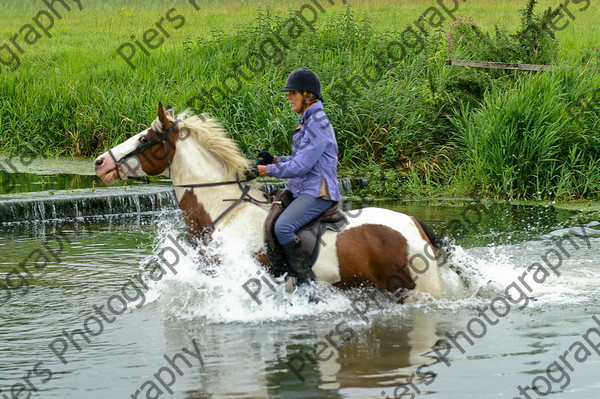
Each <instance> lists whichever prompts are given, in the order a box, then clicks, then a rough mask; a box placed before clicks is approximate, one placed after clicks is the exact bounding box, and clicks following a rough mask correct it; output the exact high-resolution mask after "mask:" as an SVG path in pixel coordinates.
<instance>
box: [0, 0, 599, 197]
mask: <svg viewBox="0 0 600 399" xmlns="http://www.w3.org/2000/svg"><path fill="white" fill-rule="evenodd" d="M65 3H66V4H68V5H69V6H70V8H71V9H70V10H69V11H67V10H66V9H59V8H57V10H59V12H60V14H61V18H58V17H57V16H56V14H52V13H51V10H48V9H47V7H46V6H45V5H44V3H43V2H42V1H34V0H24V1H21V2H19V3H18V4H17V3H13V2H11V3H7V2H3V3H2V4H0V17H1V18H2V20H3V26H2V28H0V40H1V41H0V45H2V44H5V46H7V47H8V48H10V49H12V51H13V53H14V54H15V56H14V57H13V56H12V55H11V53H10V50H9V49H8V48H7V49H5V50H4V51H2V52H1V53H0V58H1V59H2V60H3V61H2V62H3V64H8V65H2V67H1V68H0V74H1V75H3V76H2V80H1V81H0V140H1V143H0V151H1V152H4V153H8V154H34V155H40V156H48V155H57V154H58V155H68V156H93V155H96V154H98V153H100V152H102V151H104V150H106V149H107V148H109V147H111V146H113V145H114V144H116V143H118V142H120V141H122V140H123V139H125V138H126V137H128V136H130V135H131V134H133V133H136V132H138V131H140V130H142V129H143V128H145V127H146V126H147V125H148V124H149V123H150V122H151V121H152V119H153V118H154V116H155V107H156V103H157V102H158V101H162V102H163V103H171V104H173V105H174V106H176V108H177V109H179V110H183V109H185V108H188V107H190V106H191V107H194V108H197V109H199V110H201V111H206V112H210V113H211V114H213V115H214V116H216V117H218V118H219V119H220V120H222V122H223V123H224V125H225V126H226V128H227V129H228V131H229V132H230V133H231V134H232V136H233V137H234V138H235V139H236V140H237V141H238V142H239V143H240V145H241V147H242V149H243V150H244V151H245V153H246V154H247V155H248V156H251V154H252V150H253V149H255V148H266V149H270V150H272V151H273V152H275V153H283V152H286V151H287V150H288V145H289V140H290V135H291V131H292V128H293V124H294V121H295V117H294V114H293V113H292V112H291V111H290V110H289V108H288V105H287V103H286V101H285V100H284V98H283V96H282V95H280V94H279V88H280V87H281V86H282V85H283V83H284V81H285V77H286V76H287V74H288V73H289V72H290V71H291V70H293V69H295V68H297V67H299V66H309V67H311V68H313V69H314V70H316V71H318V73H319V75H320V76H321V78H322V81H323V83H324V94H325V97H326V101H325V108H326V111H327V112H328V114H329V115H330V117H331V119H332V123H333V125H334V127H335V128H336V132H337V136H338V142H339V145H340V169H341V172H342V173H344V174H356V175H366V176H368V177H369V181H370V182H371V189H370V194H371V195H375V196H387V197H389V196H433V195H440V194H441V195H451V196H464V195H470V196H481V197H491V198H506V199H519V198H525V199H555V198H556V199H575V198H598V196H599V193H600V171H599V170H598V169H599V168H598V167H597V164H598V159H599V155H600V154H599V151H600V145H599V144H600V142H599V141H600V126H599V122H598V121H599V119H600V118H599V117H600V77H599V74H598V73H597V72H595V71H593V69H595V68H600V49H599V48H598V47H597V46H598V44H597V43H598V38H600V31H599V28H598V24H597V23H596V21H595V20H596V16H597V15H600V5H599V4H597V3H595V2H590V3H589V4H588V6H587V8H585V5H586V4H585V2H582V3H580V4H578V5H575V4H574V3H571V4H570V6H569V7H570V8H567V11H568V13H567V12H566V11H565V10H564V9H563V8H558V6H559V5H560V4H561V2H558V1H546V0H544V1H540V2H539V4H534V3H535V2H532V1H524V0H500V1H492V0H481V1H475V0H469V1H467V2H465V3H464V4H459V8H458V9H457V10H456V11H455V12H454V13H453V16H454V17H455V18H457V20H456V21H453V19H452V18H451V16H450V14H449V13H448V12H445V11H444V10H443V8H442V7H441V6H440V4H439V3H437V2H435V1H425V2H424V1H417V0H406V1H374V0H371V1H370V0H364V1H348V4H349V6H347V5H344V4H342V1H341V0H340V1H333V3H334V4H331V3H330V2H328V1H325V0H322V1H320V2H319V4H320V7H321V9H322V11H321V10H319V8H318V7H316V6H314V7H313V8H314V9H316V10H317V13H316V14H311V12H310V10H308V9H307V8H306V7H305V5H306V4H309V3H310V4H313V5H314V2H294V1H291V2H285V3H282V2H276V1H258V0H256V1H253V0H247V1H241V2H240V1H230V0H225V1H216V0H198V1H196V2H194V4H193V5H192V4H191V3H192V2H189V1H186V0H179V1H175V2H173V3H172V4H171V3H169V4H166V3H164V2H159V1H153V0H150V1H141V0H130V1H114V0H109V1H97V0H96V1H91V0H87V1H86V0H83V1H82V2H81V5H82V8H83V9H81V10H80V9H79V7H78V5H77V3H76V2H75V1H74V0H65ZM443 3H444V4H446V5H451V4H452V3H453V0H446V1H445V2H443ZM533 6H535V7H533ZM303 7H304V8H303ZM432 7H433V8H435V9H436V10H437V13H436V12H434V11H432V10H431V8H432ZM548 7H552V8H553V9H554V10H563V11H561V13H562V17H561V15H559V14H558V11H556V12H555V13H554V14H545V10H547V9H548ZM173 9H174V10H173ZM43 10H47V11H48V12H49V13H50V15H54V21H53V26H52V27H51V28H49V29H47V33H44V32H43V31H42V30H41V28H40V29H37V28H39V27H38V26H37V25H36V24H35V22H34V18H36V16H37V15H38V13H39V12H40V11H43ZM298 10H304V13H303V18H304V19H307V20H312V19H314V20H315V21H314V23H311V24H308V23H303V22H302V18H300V17H299V16H298V14H297V13H296V12H297V11H298ZM427 10H430V11H427ZM571 15H572V16H571ZM44 17H45V15H44V14H42V15H41V16H40V17H39V18H38V20H40V22H41V23H44V22H46V23H48V20H47V19H46V20H44ZM291 17H295V18H296V20H299V22H298V24H297V25H295V27H293V26H292V25H291V24H290V23H289V22H286V21H289V18H291ZM419 17H421V18H422V19H421V21H420V22H419V23H415V21H419ZM423 18H424V19H423ZM549 21H554V22H555V23H556V24H558V25H559V26H560V27H564V29H562V30H558V31H554V30H552V29H549V28H548V23H549ZM27 24H29V25H31V26H32V27H34V28H35V29H36V30H38V31H40V32H39V34H40V37H37V35H36V34H35V33H33V32H32V31H31V29H29V28H27V27H26V25H27ZM47 25H48V24H47ZM438 25H439V26H438ZM150 29H152V30H154V31H155V32H157V35H158V36H156V37H155V38H154V39H153V40H150V41H149V43H150V45H144V39H143V38H144V34H145V32H147V31H148V30H150ZM17 33H19V36H18V37H16V38H15V36H14V35H15V34H17ZM149 35H150V36H152V32H151V33H150V34H149ZM49 36H51V37H49ZM150 36H147V37H150ZM11 39H14V40H11ZM136 41H138V42H139V45H138V44H137V43H136ZM27 42H30V43H33V44H28V43H27ZM159 42H160V45H158V46H157V44H158V43H159ZM15 43H16V44H18V45H20V47H21V50H23V52H22V53H21V52H20V51H19V50H18V48H17V47H16V46H15ZM127 43H129V44H127ZM398 43H400V44H402V46H399V45H398ZM284 44H285V45H284ZM152 45H153V46H156V48H150V47H151V46H152ZM121 46H124V47H122V53H124V54H133V51H135V55H133V56H132V57H131V59H130V60H129V63H131V64H133V65H134V66H135V69H133V68H131V67H130V66H129V65H128V62H126V61H125V60H124V59H123V58H122V57H121V56H120V55H119V54H118V53H117V49H119V48H120V47H121ZM140 46H142V47H143V49H142V48H141V47H140ZM259 51H260V52H261V54H262V55H263V56H262V59H263V63H262V64H260V62H259V61H258V58H256V57H254V58H253V57H252V54H253V53H256V52H259ZM382 54H383V55H382ZM11 57H12V58H11ZM17 57H18V61H17ZM448 58H459V59H473V60H488V61H505V62H525V63H545V64H552V65H556V66H558V67H559V68H558V70H557V71H555V72H523V71H518V72H515V71H498V70H485V69H477V70H475V69H468V68H458V67H451V66H447V65H445V60H446V59H448ZM11 60H12V62H8V61H11ZM248 60H250V64H249V63H248ZM253 62H254V63H253ZM17 63H18V64H19V65H18V66H17ZM566 66H572V67H573V68H570V69H568V68H566ZM11 69H14V71H11ZM232 74H234V75H236V76H237V79H236V78H234V77H231V75H232ZM238 82H239V84H238ZM226 86H227V87H229V88H235V90H231V92H229V91H227V87H226ZM211 90H212V93H213V96H212V98H209V96H208V95H207V92H210V91H211ZM220 92H223V93H225V95H221V94H220Z"/></svg>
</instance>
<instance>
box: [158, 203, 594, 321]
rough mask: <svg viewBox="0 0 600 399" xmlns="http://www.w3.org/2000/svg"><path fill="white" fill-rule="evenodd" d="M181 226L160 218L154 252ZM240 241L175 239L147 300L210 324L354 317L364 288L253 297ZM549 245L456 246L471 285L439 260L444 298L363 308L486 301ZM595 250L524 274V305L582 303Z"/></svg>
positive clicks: (259, 272) (254, 266)
mask: <svg viewBox="0 0 600 399" xmlns="http://www.w3.org/2000/svg"><path fill="white" fill-rule="evenodd" d="M182 225H183V221H182V220H181V216H180V215H179V214H177V213H173V212H171V213H170V214H168V215H166V214H165V215H163V216H161V217H160V218H159V222H158V225H157V229H158V233H159V234H158V237H157V240H156V242H157V245H156V247H155V249H154V253H155V254H158V253H159V252H160V249H161V248H162V247H163V246H164V245H167V240H168V238H167V236H168V235H169V234H170V235H171V236H173V237H175V236H177V235H178V234H181V233H182V231H181V230H180V228H178V227H176V226H182ZM561 233H563V234H564V232H561ZM594 240H595V242H594V245H596V246H597V245H598V244H600V239H594ZM242 244H243V243H237V242H232V241H231V240H223V239H222V237H219V234H215V235H214V240H213V242H212V243H211V244H210V245H208V246H203V247H202V249H203V252H204V256H203V257H200V256H199V255H198V251H197V250H196V249H194V248H193V246H191V245H190V244H188V243H181V245H182V247H183V248H184V250H185V251H186V252H187V255H186V256H182V257H181V259H180V261H179V263H178V264H177V266H176V270H177V274H176V275H173V274H171V273H169V274H168V275H167V276H165V277H164V278H163V279H162V280H161V281H159V282H158V283H156V284H154V285H152V286H151V288H150V291H149V292H148V294H147V297H148V301H147V303H150V302H157V304H158V306H159V308H160V309H161V310H162V312H163V313H164V314H165V315H166V316H167V317H172V318H179V319H201V320H203V321H204V322H208V323H232V322H244V323H246V322H248V323H262V322H268V321H285V320H295V319H301V318H305V317H311V318H315V317H317V318H320V317H328V316H331V315H332V314H340V315H342V314H344V315H348V314H349V313H350V314H354V315H355V316H356V320H360V318H359V315H357V314H356V310H355V308H353V307H352V301H353V300H355V299H357V298H361V295H364V294H363V292H362V291H361V290H352V291H346V292H342V291H338V290H336V289H334V288H332V287H330V286H329V285H327V284H319V285H317V292H318V294H319V295H320V296H321V297H322V298H324V299H325V300H324V301H321V302H319V303H310V302H308V299H307V297H306V296H302V295H298V294H291V293H288V292H286V289H285V286H284V285H279V286H276V285H273V286H274V287H275V288H276V290H275V292H273V291H271V289H269V288H268V287H267V285H266V284H265V283H264V282H261V284H262V290H261V293H260V294H259V300H260V301H261V304H258V303H257V302H256V301H255V300H253V299H252V298H251V297H250V295H249V294H248V292H247V291H246V290H244V289H243V285H244V284H245V283H246V282H247V281H248V280H249V279H251V278H257V279H260V278H261V277H263V276H264V275H265V273H264V269H263V268H262V267H261V266H260V265H259V264H258V263H257V262H256V260H255V259H254V258H253V257H252V256H251V255H250V254H248V253H242V252H241V251H240V250H239V248H243V247H244V245H242ZM549 248H552V242H551V241H549V240H544V239H542V240H539V241H529V242H523V243H519V244H515V245H500V246H493V247H478V248H470V249H464V248H462V247H460V246H457V247H455V248H454V253H453V256H452V258H451V260H452V263H453V264H454V265H455V266H456V267H457V268H458V269H460V271H461V273H462V275H463V277H464V278H466V279H467V280H468V281H469V283H470V286H469V287H465V286H464V285H463V284H462V283H461V278H460V277H459V276H458V275H457V274H456V273H455V272H454V271H452V270H450V268H448V267H442V268H441V276H442V282H443V283H442V293H443V298H442V299H439V300H435V299H432V298H423V299H422V301H420V302H417V303H413V304H405V305H396V304H392V303H391V302H390V301H387V302H385V305H386V306H385V308H384V309H378V308H376V307H372V308H371V309H370V310H369V312H367V314H369V313H390V314H401V313H403V312H405V311H406V310H407V309H410V308H411V307H418V308H423V307H431V308H434V309H451V310H460V309H464V308H465V307H467V308H473V307H475V306H478V305H481V304H485V303H489V302H490V300H492V299H493V298H495V297H498V296H503V295H504V292H505V288H506V287H507V286H508V285H509V284H511V283H513V282H518V278H519V277H520V276H522V275H523V274H524V273H525V272H526V271H527V267H528V266H529V265H531V264H532V263H533V262H540V257H541V255H542V254H543V253H544V251H546V250H547V249H549ZM586 248H587V247H586ZM593 248H595V247H594V246H593ZM593 248H592V249H593ZM582 253H583V252H582ZM590 253H591V252H589V251H588V252H586V255H585V256H588V257H589V254H590ZM595 253H596V257H595V259H594V258H592V259H586V262H587V263H586V266H585V267H583V268H582V267H581V264H582V260H581V259H582V258H581V257H580V256H579V254H578V253H577V252H574V253H573V256H572V257H571V258H569V259H565V260H564V262H563V265H562V266H561V269H560V271H561V274H562V275H561V276H560V277H557V276H554V275H552V276H551V277H548V279H547V280H546V281H545V282H544V283H542V284H536V283H534V282H533V281H532V279H531V277H529V278H528V279H527V281H528V282H529V284H530V286H531V288H532V292H531V293H528V296H530V297H533V298H535V301H531V302H530V303H529V306H528V307H537V306H547V305H548V304H565V303H571V304H575V303H582V302H585V301H586V298H589V297H590V295H592V294H593V292H594V290H595V289H596V287H598V286H600V274H598V273H596V272H595V269H593V268H592V267H593V265H595V264H596V263H597V261H598V255H597V251H595ZM583 263H585V262H583ZM252 287H254V286H252Z"/></svg>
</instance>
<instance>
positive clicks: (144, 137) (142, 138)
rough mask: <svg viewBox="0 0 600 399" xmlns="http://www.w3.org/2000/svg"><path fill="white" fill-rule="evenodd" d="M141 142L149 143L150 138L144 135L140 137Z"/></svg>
mask: <svg viewBox="0 0 600 399" xmlns="http://www.w3.org/2000/svg"><path fill="white" fill-rule="evenodd" d="M140 142H141V143H147V142H148V138H147V137H146V136H142V137H140Z"/></svg>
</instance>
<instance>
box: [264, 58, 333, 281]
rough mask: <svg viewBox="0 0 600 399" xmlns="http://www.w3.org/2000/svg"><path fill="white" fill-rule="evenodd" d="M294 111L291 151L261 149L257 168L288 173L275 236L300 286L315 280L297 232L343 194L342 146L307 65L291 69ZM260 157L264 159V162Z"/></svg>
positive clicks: (289, 81)
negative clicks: (287, 196)
mask: <svg viewBox="0 0 600 399" xmlns="http://www.w3.org/2000/svg"><path fill="white" fill-rule="evenodd" d="M281 91H287V92H288V94H287V97H286V98H287V100H288V101H289V102H290V106H291V108H292V111H294V112H296V113H298V114H300V117H299V118H298V123H297V124H296V130H295V131H294V135H293V138H292V155H291V156H285V157H273V156H272V155H271V154H269V153H267V152H261V153H260V154H259V156H260V158H259V163H263V165H258V166H257V168H258V172H259V174H260V175H261V176H263V175H269V176H273V177H278V178H288V179H289V180H288V187H287V188H288V190H289V191H291V192H292V194H293V196H294V201H293V202H292V203H291V204H290V205H289V206H288V207H287V208H286V209H285V210H284V211H283V213H282V214H281V216H280V217H279V219H277V222H276V223H275V236H276V237H277V240H278V241H279V244H281V246H282V247H283V250H284V252H285V256H286V259H287V261H288V264H289V266H290V268H291V269H292V271H293V272H294V273H295V275H296V276H297V280H296V284H297V285H298V286H300V285H304V284H308V283H309V282H310V281H314V280H315V275H314V273H313V272H312V270H311V268H310V265H311V262H310V260H309V258H308V256H307V254H306V253H305V252H304V251H303V250H302V246H301V245H300V240H299V239H298V237H297V236H296V232H297V231H298V230H299V229H300V228H301V227H303V226H304V225H306V224H307V223H309V222H310V221H311V220H313V219H315V218H316V217H318V216H319V215H321V214H322V213H323V212H325V211H326V210H327V209H329V208H330V207H331V206H332V205H333V203H334V202H335V201H339V200H340V199H341V195H340V189H339V187H338V180H337V162H338V146H337V141H336V138H335V132H334V131H333V127H332V126H331V123H330V122H329V118H328V117H327V115H326V114H325V112H324V111H323V103H322V101H323V96H322V95H321V81H320V80H319V77H318V76H317V74H316V73H314V72H313V71H311V70H310V69H308V68H300V69H296V70H295V71H293V72H292V73H291V74H290V75H289V76H288V78H287V82H286V84H285V87H284V88H283V89H282V90H281ZM261 160H262V162H260V161H261Z"/></svg>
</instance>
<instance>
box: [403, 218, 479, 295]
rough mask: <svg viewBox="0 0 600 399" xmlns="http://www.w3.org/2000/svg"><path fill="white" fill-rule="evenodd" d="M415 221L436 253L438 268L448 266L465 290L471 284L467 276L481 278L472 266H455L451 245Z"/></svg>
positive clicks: (427, 227)
mask: <svg viewBox="0 0 600 399" xmlns="http://www.w3.org/2000/svg"><path fill="white" fill-rule="evenodd" d="M415 220H416V221H417V222H418V223H419V225H420V226H421V228H422V229H423V231H424V232H425V235H426V236H427V238H428V239H429V242H431V245H433V247H434V248H435V250H436V251H437V255H436V258H437V261H438V265H440V266H448V267H449V268H450V270H452V271H454V272H455V273H456V274H457V275H458V277H459V278H460V279H461V280H462V282H463V284H464V286H465V287H466V288H469V287H471V285H472V283H471V280H470V278H469V276H481V272H480V271H479V270H477V269H475V268H473V267H472V266H465V265H463V266H462V267H459V266H458V265H457V264H455V263H454V262H453V261H452V259H450V257H451V256H452V252H453V248H452V245H451V244H450V243H449V242H448V240H447V239H446V238H442V237H439V236H438V235H436V234H435V233H434V232H433V230H432V229H431V227H429V226H427V225H426V224H425V223H423V222H421V221H420V220H419V219H417V218H415Z"/></svg>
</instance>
